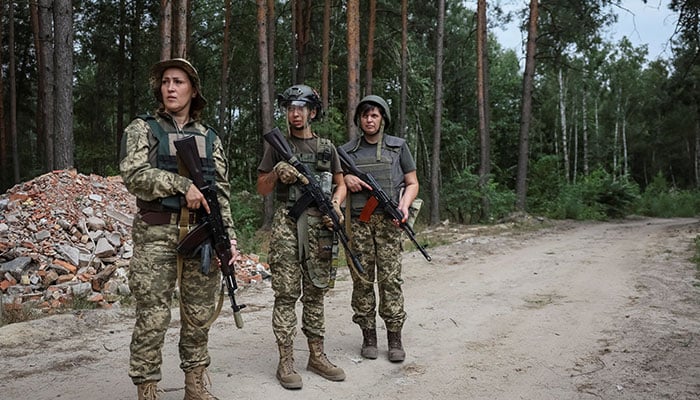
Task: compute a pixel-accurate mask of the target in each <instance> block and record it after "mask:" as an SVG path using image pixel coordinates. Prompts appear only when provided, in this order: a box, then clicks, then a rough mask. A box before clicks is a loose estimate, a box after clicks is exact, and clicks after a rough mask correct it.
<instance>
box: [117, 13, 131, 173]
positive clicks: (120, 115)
mask: <svg viewBox="0 0 700 400" xmlns="http://www.w3.org/2000/svg"><path fill="white" fill-rule="evenodd" d="M127 29H128V25H127V21H126V0H119V63H120V65H127V61H126V60H127V57H126V37H127ZM115 85H117V99H116V100H117V121H116V130H117V131H116V135H115V138H116V144H117V145H116V146H115V149H116V151H115V153H114V156H115V158H114V160H115V163H118V162H119V150H120V145H121V142H122V136H123V133H124V99H125V95H124V92H125V86H126V85H127V82H126V70H125V68H119V70H118V71H117V82H115Z"/></svg>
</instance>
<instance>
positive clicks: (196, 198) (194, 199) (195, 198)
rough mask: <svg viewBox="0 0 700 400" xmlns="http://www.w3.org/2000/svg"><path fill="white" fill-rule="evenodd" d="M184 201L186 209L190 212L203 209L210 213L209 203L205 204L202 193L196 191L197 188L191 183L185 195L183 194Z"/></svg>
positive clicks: (205, 200)
mask: <svg viewBox="0 0 700 400" xmlns="http://www.w3.org/2000/svg"><path fill="white" fill-rule="evenodd" d="M185 201H186V202H187V208H189V209H190V210H196V209H198V208H199V207H204V211H206V212H207V214H209V213H210V212H211V211H210V210H209V203H207V199H206V198H205V197H204V195H203V194H202V192H200V191H199V189H197V186H196V185H195V184H194V183H193V184H191V185H190V188H189V189H187V193H185Z"/></svg>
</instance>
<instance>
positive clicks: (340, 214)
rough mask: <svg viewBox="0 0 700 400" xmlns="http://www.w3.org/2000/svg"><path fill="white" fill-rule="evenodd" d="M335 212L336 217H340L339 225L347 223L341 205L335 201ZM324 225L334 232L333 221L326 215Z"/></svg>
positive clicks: (333, 202)
mask: <svg viewBox="0 0 700 400" xmlns="http://www.w3.org/2000/svg"><path fill="white" fill-rule="evenodd" d="M332 204H333V211H334V212H335V215H336V216H338V223H339V224H341V225H342V224H343V222H345V217H344V216H343V211H342V210H341V209H340V203H338V200H335V199H334V200H333V201H332ZM323 224H324V225H326V228H328V229H330V230H333V220H332V219H331V217H329V216H327V215H324V216H323Z"/></svg>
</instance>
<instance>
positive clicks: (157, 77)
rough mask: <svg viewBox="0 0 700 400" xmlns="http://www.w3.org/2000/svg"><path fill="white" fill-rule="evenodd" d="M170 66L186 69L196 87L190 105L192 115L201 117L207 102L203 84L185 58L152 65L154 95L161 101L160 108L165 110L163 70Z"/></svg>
mask: <svg viewBox="0 0 700 400" xmlns="http://www.w3.org/2000/svg"><path fill="white" fill-rule="evenodd" d="M168 68H179V69H181V70H183V71H185V73H186V74H187V76H188V77H189V78H190V82H191V83H192V88H194V91H195V94H194V97H193V98H192V104H191V105H190V117H192V119H199V117H200V115H201V113H202V110H203V109H204V106H205V105H206V104H207V100H206V99H205V98H204V95H203V94H202V85H201V83H200V81H199V74H198V73H197V70H196V69H195V68H194V67H193V66H192V64H190V62H189V61H187V60H185V59H184V58H173V59H170V60H163V61H160V62H157V63H155V64H153V67H151V77H150V84H151V90H152V91H153V96H154V97H155V98H156V100H158V102H159V103H160V108H159V110H160V111H163V110H164V109H165V106H164V104H163V95H162V93H161V80H162V78H163V72H164V71H165V70H167V69H168Z"/></svg>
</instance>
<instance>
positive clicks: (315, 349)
mask: <svg viewBox="0 0 700 400" xmlns="http://www.w3.org/2000/svg"><path fill="white" fill-rule="evenodd" d="M306 369H307V370H309V371H311V372H314V373H316V374H319V375H321V376H322V377H324V378H326V379H328V380H330V381H342V380H344V379H345V371H343V369H342V368H339V367H337V366H335V365H333V363H331V362H330V361H328V357H326V353H324V352H323V338H318V339H309V363H308V364H307V365H306Z"/></svg>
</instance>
